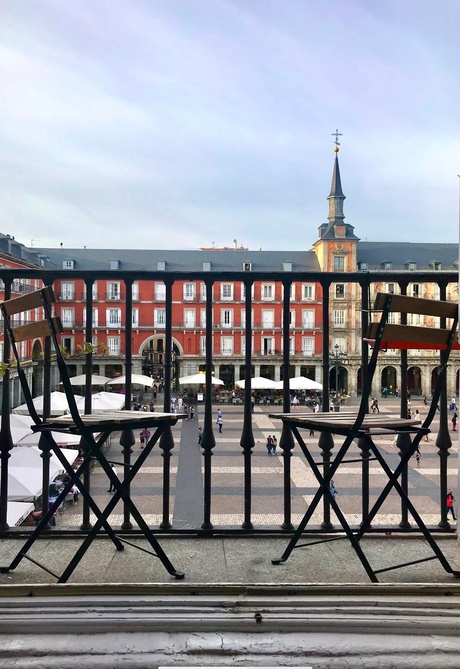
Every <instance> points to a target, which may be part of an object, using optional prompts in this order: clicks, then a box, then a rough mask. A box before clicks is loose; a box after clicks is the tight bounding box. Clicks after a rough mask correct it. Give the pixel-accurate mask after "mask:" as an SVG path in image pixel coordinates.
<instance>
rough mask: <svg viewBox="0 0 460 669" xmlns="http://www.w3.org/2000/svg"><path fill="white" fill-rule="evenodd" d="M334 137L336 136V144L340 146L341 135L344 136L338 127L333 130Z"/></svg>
mask: <svg viewBox="0 0 460 669" xmlns="http://www.w3.org/2000/svg"><path fill="white" fill-rule="evenodd" d="M331 135H332V137H335V140H334V144H335V145H336V147H337V148H338V147H339V146H340V142H339V137H342V133H341V132H339V130H338V128H337V130H336V131H335V132H331Z"/></svg>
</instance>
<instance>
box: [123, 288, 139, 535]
mask: <svg viewBox="0 0 460 669" xmlns="http://www.w3.org/2000/svg"><path fill="white" fill-rule="evenodd" d="M125 287H126V312H125V332H126V336H125V375H126V384H125V409H126V410H127V411H129V410H130V409H131V394H132V383H131V380H132V373H133V345H132V341H133V280H132V279H125ZM135 443H136V438H135V436H134V431H133V430H122V433H121V435H120V446H121V447H122V453H123V478H124V479H125V480H127V479H128V476H129V472H130V470H131V454H132V452H133V449H132V448H131V447H132V446H134V444H135ZM125 485H126V494H127V496H128V497H129V495H130V491H131V484H130V483H127V484H125ZM132 527H133V524H132V522H131V514H130V512H129V507H128V505H127V504H126V502H124V503H123V523H122V524H121V528H122V529H123V530H131V529H132Z"/></svg>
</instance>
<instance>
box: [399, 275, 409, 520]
mask: <svg viewBox="0 0 460 669" xmlns="http://www.w3.org/2000/svg"><path fill="white" fill-rule="evenodd" d="M399 285H400V287H401V295H407V285H408V283H407V281H404V282H403V281H401V282H400V284H399ZM401 325H407V314H403V313H402V314H401ZM400 390H401V417H402V418H407V399H408V394H407V392H408V388H407V351H404V350H401V389H400ZM411 442H412V438H411V436H410V434H409V433H407V432H405V433H401V434H399V435H398V440H397V446H398V449H399V451H398V455H399V456H400V457H402V456H403V455H404V453H406V451H407V450H408V449H409V448H410V445H411ZM401 487H402V489H403V490H404V492H405V493H406V495H407V491H408V488H409V477H408V466H407V464H406V465H405V467H404V468H403V470H402V472H401ZM399 527H401V528H403V529H409V528H410V527H411V524H410V522H409V513H408V510H407V505H406V504H405V503H404V500H403V499H401V521H400V523H399Z"/></svg>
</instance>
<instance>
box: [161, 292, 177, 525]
mask: <svg viewBox="0 0 460 669" xmlns="http://www.w3.org/2000/svg"><path fill="white" fill-rule="evenodd" d="M173 283H174V281H171V280H170V279H165V288H166V302H165V352H164V365H163V384H164V388H163V402H164V404H163V411H164V412H165V413H170V412H171V365H172V361H171V355H172V287H173ZM176 406H177V405H176ZM159 446H160V449H161V450H162V451H163V453H162V457H163V520H162V521H161V523H160V528H161V529H162V530H169V529H170V528H171V527H172V525H171V522H170V520H169V509H170V503H171V451H172V449H173V448H174V437H173V434H172V430H171V426H169V425H168V426H167V427H166V428H165V429H164V430H163V432H162V434H161V437H160V444H159Z"/></svg>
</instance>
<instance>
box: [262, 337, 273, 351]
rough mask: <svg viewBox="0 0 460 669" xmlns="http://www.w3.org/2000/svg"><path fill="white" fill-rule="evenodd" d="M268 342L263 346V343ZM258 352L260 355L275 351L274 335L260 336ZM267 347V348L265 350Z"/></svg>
mask: <svg viewBox="0 0 460 669" xmlns="http://www.w3.org/2000/svg"><path fill="white" fill-rule="evenodd" d="M266 342H268V344H267V346H265V343H266ZM260 344H261V345H260V354H261V355H273V354H274V353H275V337H270V336H268V337H265V336H263V337H262V338H261V343H260ZM265 349H267V350H265Z"/></svg>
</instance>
